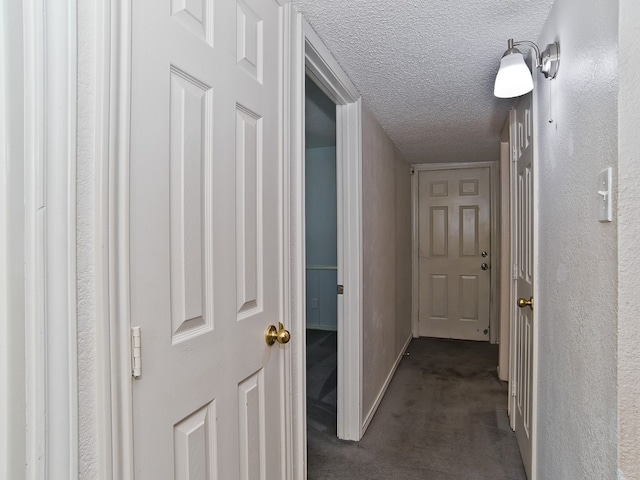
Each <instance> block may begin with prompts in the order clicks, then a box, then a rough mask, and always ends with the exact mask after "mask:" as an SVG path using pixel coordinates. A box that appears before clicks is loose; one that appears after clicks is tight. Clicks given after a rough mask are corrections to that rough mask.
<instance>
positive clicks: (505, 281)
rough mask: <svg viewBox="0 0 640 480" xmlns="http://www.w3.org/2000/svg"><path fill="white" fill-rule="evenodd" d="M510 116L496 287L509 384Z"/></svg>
mask: <svg viewBox="0 0 640 480" xmlns="http://www.w3.org/2000/svg"><path fill="white" fill-rule="evenodd" d="M510 119H511V113H510V112H509V114H508V115H507V118H506V120H505V122H504V126H503V128H502V132H501V135H500V182H499V183H500V203H499V205H500V229H499V231H500V275H499V276H500V278H499V282H498V284H499V288H498V298H499V305H498V313H499V315H498V316H499V319H500V341H499V344H500V352H499V355H498V378H500V380H502V381H505V382H508V381H509V379H510V376H509V371H510V368H509V365H510V352H511V315H510V312H511V291H510V289H511V283H512V279H511V277H512V268H511V213H510V208H511V198H510V195H511V164H512V163H513V162H512V156H511V143H510V141H509V136H510V131H511V129H510V125H511V124H510Z"/></svg>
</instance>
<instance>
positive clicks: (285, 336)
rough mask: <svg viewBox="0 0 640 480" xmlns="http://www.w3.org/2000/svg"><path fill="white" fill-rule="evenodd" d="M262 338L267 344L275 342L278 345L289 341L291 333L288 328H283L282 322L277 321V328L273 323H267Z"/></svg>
mask: <svg viewBox="0 0 640 480" xmlns="http://www.w3.org/2000/svg"><path fill="white" fill-rule="evenodd" d="M264 340H265V342H267V345H269V346H271V345H273V344H274V343H276V342H278V343H279V344H280V345H284V344H285V343H289V340H291V334H290V333H289V330H287V329H286V328H284V325H282V322H280V323H278V327H277V328H276V326H275V325H269V326H268V327H267V332H266V333H265V334H264Z"/></svg>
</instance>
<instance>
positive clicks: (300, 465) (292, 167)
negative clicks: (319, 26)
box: [283, 4, 307, 480]
mask: <svg viewBox="0 0 640 480" xmlns="http://www.w3.org/2000/svg"><path fill="white" fill-rule="evenodd" d="M284 8H285V27H284V30H285V48H284V50H285V52H284V53H285V54H284V57H283V60H284V86H283V88H284V91H285V93H286V94H285V95H284V111H285V115H284V122H283V135H284V139H285V141H284V148H285V150H284V158H285V162H284V180H283V185H284V187H283V190H284V192H283V193H284V195H285V199H288V200H289V201H285V202H284V205H283V207H284V208H283V215H284V218H283V227H284V239H285V241H284V258H283V262H284V268H285V272H286V273H285V276H284V284H285V288H284V292H283V293H284V312H285V324H286V325H289V326H290V331H291V332H292V336H291V342H290V346H291V348H287V349H285V363H286V364H287V366H288V368H289V372H290V375H289V376H288V378H286V379H285V381H288V382H289V383H288V385H287V387H288V390H289V392H291V394H290V398H288V401H289V405H290V410H289V412H290V415H288V416H287V417H290V427H289V429H288V431H287V433H288V435H289V437H290V441H291V445H290V447H289V449H288V451H290V456H291V466H290V476H289V475H288V476H287V478H288V479H289V480H298V479H305V478H306V477H307V419H306V395H307V393H306V391H307V387H306V371H305V368H304V366H305V362H306V343H305V323H304V316H305V298H304V294H305V268H304V266H305V250H304V236H303V235H304V217H302V216H301V213H300V209H301V204H300V203H299V202H301V201H302V199H303V198H304V197H303V194H304V168H303V167H304V165H303V159H304V101H300V99H304V61H305V60H304V59H305V54H304V32H303V28H302V16H301V15H300V14H298V13H296V11H295V10H294V9H293V7H292V6H291V5H290V4H288V5H285V7H284ZM287 93H288V94H287ZM286 113H288V115H287V114H286ZM301 242H302V243H301ZM288 473H289V472H288Z"/></svg>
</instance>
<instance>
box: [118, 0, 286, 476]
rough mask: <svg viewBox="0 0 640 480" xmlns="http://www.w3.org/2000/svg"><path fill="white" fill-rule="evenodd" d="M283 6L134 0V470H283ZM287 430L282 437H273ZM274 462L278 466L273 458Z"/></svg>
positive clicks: (254, 0) (224, 0) (228, 0)
mask: <svg viewBox="0 0 640 480" xmlns="http://www.w3.org/2000/svg"><path fill="white" fill-rule="evenodd" d="M280 16H281V9H280V7H278V6H277V4H276V3H275V2H263V1H259V0H243V1H238V2H237V1H235V0H215V1H214V0H137V1H136V2H133V4H132V85H131V149H130V150H131V158H130V172H129V174H130V179H129V180H130V205H129V211H130V225H129V228H130V278H131V292H130V298H131V322H132V325H135V326H140V329H141V334H142V342H141V345H142V375H141V376H140V377H139V378H137V379H135V380H133V399H132V404H133V413H134V420H133V433H134V445H133V451H134V469H135V476H136V479H142V480H144V479H153V480H161V479H165V478H167V479H168V478H176V479H198V480H200V479H207V480H213V479H216V480H225V479H232V478H243V479H260V480H274V479H281V478H283V475H284V471H283V468H282V465H281V462H276V463H275V464H271V463H269V464H268V463H267V459H269V458H281V456H282V449H281V445H282V442H281V439H282V438H285V432H283V430H282V425H283V422H282V417H281V412H282V395H283V390H282V389H283V378H282V375H281V372H282V365H283V364H282V361H283V357H282V349H283V348H284V347H279V346H277V345H276V346H275V347H269V346H267V344H266V343H265V341H264V334H265V330H266V328H267V326H268V325H269V324H277V323H278V321H279V320H280V317H279V313H280V310H281V308H280V302H281V292H280V288H281V287H280V286H281V282H280V281H279V278H280V275H281V272H280V264H281V245H280V235H281V231H280V227H281V217H280V215H281V212H280V209H279V206H280V205H281V193H280V185H281V180H280V178H279V172H281V171H282V170H281V161H282V158H281V156H280V150H279V141H280V136H281V135H280V133H281V120H280V110H279V109H280V101H281V98H282V92H281V84H280V71H279V70H280V65H281V61H280V52H281V48H280V32H279V29H280V25H281V23H280V22H281V19H280ZM273 439H277V441H273ZM267 466H268V468H267Z"/></svg>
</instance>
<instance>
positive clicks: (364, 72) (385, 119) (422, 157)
mask: <svg viewBox="0 0 640 480" xmlns="http://www.w3.org/2000/svg"><path fill="white" fill-rule="evenodd" d="M292 2H293V4H294V6H295V7H296V9H297V10H298V11H300V12H301V13H302V14H303V15H304V17H305V18H306V19H307V21H308V22H309V23H310V24H311V26H312V27H313V29H314V30H315V31H316V33H317V34H318V35H319V36H320V38H321V39H322V40H323V42H324V43H325V44H326V46H327V47H328V48H329V50H331V52H332V53H333V55H334V57H335V58H336V60H337V61H338V63H339V64H340V65H341V66H342V68H343V69H344V71H345V72H346V73H347V75H349V77H350V78H351V80H352V81H353V83H354V84H355V86H356V88H357V89H358V90H359V91H360V93H361V94H362V96H363V97H364V99H365V102H366V103H367V105H368V106H369V108H370V109H371V110H372V112H373V113H374V115H375V116H376V118H377V119H378V121H379V122H380V124H381V125H382V127H383V128H384V129H385V131H386V132H387V133H388V134H389V136H390V137H391V139H392V140H393V141H394V142H395V143H396V145H397V146H398V148H399V149H400V150H401V151H402V153H403V154H404V156H405V158H406V159H407V161H408V162H410V163H422V162H466V161H484V160H496V159H497V158H498V151H499V148H498V147H499V134H500V131H501V129H502V126H503V124H504V120H505V118H506V112H507V110H508V109H509V107H510V106H511V105H512V103H513V100H504V99H497V98H495V97H494V96H493V81H494V79H495V74H496V72H497V69H498V65H499V62H500V58H501V57H502V54H503V53H504V51H505V50H506V48H507V39H509V38H514V39H515V40H532V41H536V40H537V39H538V35H539V34H540V31H541V30H542V26H543V24H544V21H545V20H546V18H547V15H548V14H549V11H550V10H551V6H552V4H553V0H458V1H456V0H397V1H393V2H390V1H383V0H351V1H344V0H292ZM523 53H525V54H526V51H525V50H523Z"/></svg>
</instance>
